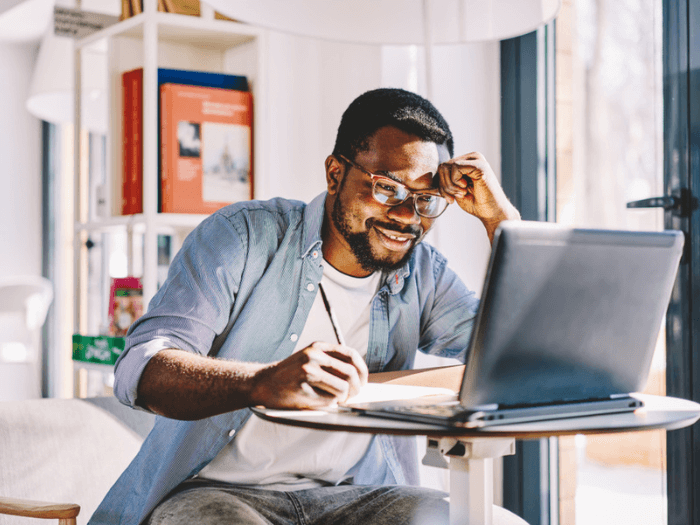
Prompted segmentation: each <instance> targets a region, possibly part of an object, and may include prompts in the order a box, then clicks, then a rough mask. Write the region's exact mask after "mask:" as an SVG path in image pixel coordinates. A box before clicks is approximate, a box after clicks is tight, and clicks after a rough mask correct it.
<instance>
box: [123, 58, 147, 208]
mask: <svg viewBox="0 0 700 525" xmlns="http://www.w3.org/2000/svg"><path fill="white" fill-rule="evenodd" d="M122 94H123V97H124V98H123V106H122V107H123V114H124V118H123V120H122V139H123V141H122V153H123V156H122V159H123V162H122V215H131V214H133V213H143V176H142V173H143V140H142V134H143V111H142V109H141V105H142V100H143V70H142V69H135V70H133V71H127V72H126V73H124V74H122Z"/></svg>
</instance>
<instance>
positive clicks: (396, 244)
mask: <svg viewBox="0 0 700 525" xmlns="http://www.w3.org/2000/svg"><path fill="white" fill-rule="evenodd" d="M332 159H334V157H329V160H328V161H327V162H326V167H327V169H326V171H327V177H328V192H329V196H330V197H329V201H328V203H327V208H328V205H330V209H327V219H329V218H330V221H328V220H327V221H326V223H327V224H325V225H324V250H323V251H324V256H325V257H326V259H327V260H328V261H329V262H330V263H331V264H333V266H334V267H336V268H337V269H339V270H340V271H343V272H345V273H348V274H350V275H356V276H362V275H367V274H369V273H371V272H374V271H377V270H390V269H395V268H398V267H400V266H402V265H403V264H404V263H405V262H406V260H407V259H408V258H409V257H410V255H411V251H412V250H413V248H414V247H415V245H416V244H418V243H419V242H420V241H421V240H422V239H423V237H424V236H425V234H426V233H427V232H428V230H429V229H430V228H431V227H432V225H433V223H434V222H435V219H427V218H425V217H421V216H419V215H418V214H417V213H416V211H415V208H414V201H413V198H412V197H409V198H408V199H407V200H406V201H405V202H403V203H402V204H400V205H398V206H394V207H389V206H385V205H383V204H381V203H380V202H378V201H376V200H375V199H374V197H373V196H372V184H373V182H372V178H371V177H370V176H369V175H368V174H367V173H365V172H363V171H362V170H360V169H359V168H357V167H354V166H352V165H351V164H346V163H343V162H342V161H341V159H336V162H334V161H333V160H332ZM352 160H354V161H355V162H356V164H358V165H359V166H361V167H362V168H364V169H365V170H367V171H369V172H371V173H374V174H377V175H382V176H385V177H388V178H390V179H393V180H395V181H398V182H401V183H403V184H404V185H406V186H407V187H408V189H409V190H412V191H425V190H431V189H432V190H435V189H436V188H437V186H436V184H437V180H436V179H435V178H434V174H435V173H436V171H437V168H438V165H439V163H440V162H443V161H445V160H448V154H447V148H446V147H444V146H437V145H436V144H435V143H433V142H424V141H422V140H420V139H418V137H416V136H414V135H410V134H408V133H405V132H403V131H400V130H398V129H396V128H394V127H390V126H387V127H384V128H380V129H379V130H378V131H377V132H376V133H375V134H374V135H373V136H372V137H371V138H370V141H369V147H368V148H367V150H366V151H362V152H360V153H359V154H358V155H357V156H356V158H355V159H352ZM328 212H330V213H328Z"/></svg>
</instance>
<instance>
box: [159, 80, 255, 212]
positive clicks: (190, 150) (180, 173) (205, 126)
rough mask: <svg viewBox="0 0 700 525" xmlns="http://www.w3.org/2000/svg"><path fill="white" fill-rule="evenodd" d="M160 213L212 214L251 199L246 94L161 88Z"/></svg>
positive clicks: (248, 99) (175, 86)
mask: <svg viewBox="0 0 700 525" xmlns="http://www.w3.org/2000/svg"><path fill="white" fill-rule="evenodd" d="M160 118H161V148H160V153H161V210H160V211H162V212H166V213H213V212H215V211H216V210H218V209H219V208H222V207H223V206H226V205H228V204H231V203H234V202H238V201H241V200H248V199H251V198H252V197H253V162H252V161H253V135H252V124H253V103H252V96H251V93H250V92H247V91H234V90H230V89H220V88H210V87H199V86H187V85H181V84H163V85H162V86H161V117H160Z"/></svg>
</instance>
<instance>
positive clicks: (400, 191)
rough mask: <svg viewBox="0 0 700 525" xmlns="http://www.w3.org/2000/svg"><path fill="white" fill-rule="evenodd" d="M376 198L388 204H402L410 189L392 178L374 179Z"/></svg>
mask: <svg viewBox="0 0 700 525" xmlns="http://www.w3.org/2000/svg"><path fill="white" fill-rule="evenodd" d="M373 191H374V198H375V199H377V200H378V201H379V202H381V203H382V204H386V205H387V206H396V205H397V204H401V203H402V202H403V201H405V200H406V197H408V190H407V189H406V188H405V187H403V186H402V185H400V184H398V183H396V182H394V181H392V180H390V179H377V180H376V181H374V188H373Z"/></svg>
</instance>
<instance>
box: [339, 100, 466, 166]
mask: <svg viewBox="0 0 700 525" xmlns="http://www.w3.org/2000/svg"><path fill="white" fill-rule="evenodd" d="M384 126H393V127H395V128H398V129H400V130H401V131H404V132H406V133H410V134H411V135H415V136H417V137H419V138H420V139H422V140H424V141H427V142H434V143H435V144H438V145H440V144H445V145H446V146H447V150H448V152H449V153H450V157H452V156H453V155H454V140H453V138H452V132H451V131H450V127H449V126H448V125H447V121H445V119H444V118H443V116H442V115H441V114H440V112H439V111H438V110H437V109H436V108H435V106H433V105H432V104H431V103H430V102H429V101H428V100H426V99H424V98H423V97H421V96H420V95H416V94H415V93H412V92H410V91H406V90H404V89H398V88H380V89H374V90H372V91H367V92H365V93H363V94H362V95H360V96H359V97H357V98H356V99H355V100H353V101H352V103H351V104H350V105H349V106H348V108H347V109H346V110H345V113H343V117H342V118H341V120H340V126H338V135H337V136H336V139H335V147H334V148H333V155H335V156H338V155H344V156H345V157H348V158H350V159H354V158H355V156H356V155H357V154H358V153H359V152H361V151H366V150H367V148H368V147H369V139H370V137H371V136H372V135H374V133H375V132H376V131H377V130H378V129H379V128H383V127H384Z"/></svg>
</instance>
